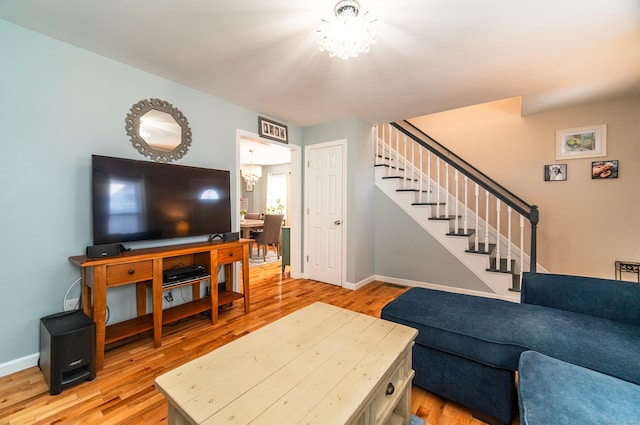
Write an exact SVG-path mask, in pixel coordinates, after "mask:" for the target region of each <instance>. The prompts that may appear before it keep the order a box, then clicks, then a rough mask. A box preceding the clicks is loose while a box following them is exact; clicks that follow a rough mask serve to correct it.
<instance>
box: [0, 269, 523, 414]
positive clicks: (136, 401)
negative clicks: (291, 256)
mask: <svg viewBox="0 0 640 425" xmlns="http://www.w3.org/2000/svg"><path fill="white" fill-rule="evenodd" d="M280 267H281V266H280V263H279V262H276V263H271V264H267V265H264V266H259V267H252V268H251V269H250V273H251V291H252V292H251V312H249V313H245V312H244V306H243V304H242V302H238V301H236V302H235V303H233V305H232V306H231V307H227V308H224V309H222V310H221V311H220V314H219V322H218V323H217V324H216V325H215V326H212V325H211V321H210V318H209V316H207V315H205V314H200V315H197V316H194V317H192V318H189V319H184V320H181V321H179V322H177V323H173V324H170V325H167V326H165V327H164V328H163V332H162V346H161V347H159V348H155V349H154V348H153V336H152V334H151V332H146V333H144V334H141V335H139V336H136V337H132V338H129V339H127V340H126V341H124V342H123V343H118V344H113V345H111V346H109V347H107V348H108V351H107V352H106V353H105V366H104V369H103V370H101V371H99V372H98V374H97V377H96V379H95V380H93V381H92V382H84V383H82V384H78V385H76V386H73V387H71V388H67V389H64V390H63V391H62V393H61V394H60V395H57V396H51V395H49V389H48V387H47V385H46V383H45V381H44V377H43V375H42V373H41V372H40V370H39V369H38V368H37V367H33V368H30V369H27V370H24V371H20V372H17V373H14V374H12V375H9V376H5V377H2V378H0V425H23V424H29V425H32V424H43V425H44V424H74V425H75V424H96V423H99V424H101V425H115V424H118V425H122V424H125V425H129V424H166V423H167V402H166V400H165V399H164V397H163V396H162V394H160V392H159V391H158V390H156V388H155V387H154V385H153V382H154V379H155V378H156V376H158V375H161V374H163V373H164V372H166V371H168V370H171V369H174V368H176V367H178V366H180V365H182V364H184V363H186V362H189V361H191V360H193V359H196V358H198V357H200V356H202V355H203V354H206V353H208V352H210V351H212V350H215V349H216V348H218V347H221V346H223V345H225V344H227V343H229V342H230V341H233V340H236V339H238V338H240V337H241V336H243V335H246V334H247V333H250V332H253V331H255V330H257V329H259V328H261V327H263V326H265V325H267V324H268V323H271V322H273V321H274V320H277V319H279V318H281V317H284V316H286V315H287V314H289V313H292V312H294V311H297V310H299V309H301V308H303V307H305V306H307V305H309V304H312V303H314V302H316V301H321V302H325V303H328V304H333V305H336V306H338V307H343V308H347V309H350V310H354V311H358V312H360V313H364V314H368V315H371V316H375V317H379V316H380V310H381V309H382V307H383V306H384V305H385V304H387V303H388V302H389V301H391V300H393V299H394V298H396V297H397V296H398V295H400V294H401V293H403V292H404V291H405V290H406V289H408V288H404V287H401V286H397V285H391V284H386V283H382V282H373V283H371V284H369V285H366V286H365V287H364V288H361V289H359V290H356V291H351V290H347V289H343V288H340V287H337V286H333V285H328V284H323V283H320V282H316V281H312V280H307V279H292V278H291V277H290V276H289V273H288V272H287V273H284V274H282V273H280ZM412 397H413V399H412V407H411V408H412V412H414V413H416V414H417V415H418V416H420V417H422V418H423V419H425V422H426V424H428V425H445V424H455V425H480V424H482V423H483V422H480V421H478V420H477V419H473V418H472V417H471V415H470V413H469V412H468V411H467V410H466V409H464V408H463V407H461V406H459V405H457V404H455V403H452V402H449V401H447V400H444V399H442V398H440V397H437V396H435V395H433V394H430V393H429V392H427V391H424V390H422V389H420V388H417V387H414V389H413V392H412ZM517 424H518V422H517V421H515V422H514V423H513V425H517Z"/></svg>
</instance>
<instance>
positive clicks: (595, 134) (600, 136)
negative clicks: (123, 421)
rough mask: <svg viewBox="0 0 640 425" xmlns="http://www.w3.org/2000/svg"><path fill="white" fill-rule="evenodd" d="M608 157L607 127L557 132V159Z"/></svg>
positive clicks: (588, 127) (580, 128)
mask: <svg viewBox="0 0 640 425" xmlns="http://www.w3.org/2000/svg"><path fill="white" fill-rule="evenodd" d="M599 156H607V125H606V124H599V125H590V126H586V127H577V128H567V129H564V130H556V159H576V158H594V157H599Z"/></svg>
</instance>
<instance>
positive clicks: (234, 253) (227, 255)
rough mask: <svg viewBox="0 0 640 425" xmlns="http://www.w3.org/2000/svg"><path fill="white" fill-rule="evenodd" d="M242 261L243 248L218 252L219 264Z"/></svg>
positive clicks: (225, 249) (223, 249) (224, 249)
mask: <svg viewBox="0 0 640 425" xmlns="http://www.w3.org/2000/svg"><path fill="white" fill-rule="evenodd" d="M240 260H242V247H241V246H239V247H236V248H222V249H219V250H218V264H226V263H234V262H236V261H240Z"/></svg>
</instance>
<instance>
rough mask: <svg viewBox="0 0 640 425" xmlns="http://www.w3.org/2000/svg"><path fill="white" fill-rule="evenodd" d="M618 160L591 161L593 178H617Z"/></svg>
mask: <svg viewBox="0 0 640 425" xmlns="http://www.w3.org/2000/svg"><path fill="white" fill-rule="evenodd" d="M617 178H618V161H617V160H611V161H594V162H592V163H591V179H592V180H596V179H597V180H601V179H617Z"/></svg>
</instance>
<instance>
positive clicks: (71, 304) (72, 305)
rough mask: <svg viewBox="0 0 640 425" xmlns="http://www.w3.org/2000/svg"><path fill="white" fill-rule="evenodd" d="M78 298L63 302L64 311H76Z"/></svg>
mask: <svg viewBox="0 0 640 425" xmlns="http://www.w3.org/2000/svg"><path fill="white" fill-rule="evenodd" d="M79 303H80V299H79V298H69V299H66V300H64V311H70V310H76V309H77V308H78V307H80V306H79Z"/></svg>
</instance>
